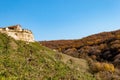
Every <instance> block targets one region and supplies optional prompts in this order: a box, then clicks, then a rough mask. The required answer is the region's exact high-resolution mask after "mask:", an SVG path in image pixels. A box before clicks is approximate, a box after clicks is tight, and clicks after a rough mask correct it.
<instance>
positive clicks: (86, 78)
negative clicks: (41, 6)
mask: <svg viewBox="0 0 120 80" xmlns="http://www.w3.org/2000/svg"><path fill="white" fill-rule="evenodd" d="M0 80H95V78H93V75H92V74H91V73H89V66H88V63H87V61H86V60H85V59H78V58H73V57H70V56H68V55H65V54H61V53H59V52H55V51H53V50H50V49H48V48H46V47H43V46H41V45H40V44H39V43H37V42H33V43H28V42H24V41H16V40H14V39H13V38H11V37H9V36H7V35H6V34H1V33H0Z"/></svg>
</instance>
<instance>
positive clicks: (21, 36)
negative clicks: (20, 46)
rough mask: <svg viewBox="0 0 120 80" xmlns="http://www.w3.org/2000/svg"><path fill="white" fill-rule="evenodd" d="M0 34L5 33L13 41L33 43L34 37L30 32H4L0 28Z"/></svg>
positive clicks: (4, 30)
mask: <svg viewBox="0 0 120 80" xmlns="http://www.w3.org/2000/svg"><path fill="white" fill-rule="evenodd" d="M0 32H1V33H5V34H7V35H8V36H11V37H12V38H14V39H15V40H22V41H27V42H34V36H33V34H32V32H31V31H30V30H24V29H23V30H22V31H16V30H6V29H4V28H0Z"/></svg>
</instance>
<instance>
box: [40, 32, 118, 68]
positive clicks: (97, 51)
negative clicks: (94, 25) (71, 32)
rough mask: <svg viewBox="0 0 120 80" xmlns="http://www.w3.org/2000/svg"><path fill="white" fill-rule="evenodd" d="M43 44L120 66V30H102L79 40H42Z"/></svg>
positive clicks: (76, 55) (63, 51) (79, 56)
mask: <svg viewBox="0 0 120 80" xmlns="http://www.w3.org/2000/svg"><path fill="white" fill-rule="evenodd" d="M40 43H41V44H42V45H44V46H47V47H49V48H51V49H56V50H58V51H59V52H62V53H64V54H68V55H71V56H74V57H78V58H86V57H91V58H93V59H94V60H97V61H99V62H104V61H108V62H112V63H113V64H114V65H115V66H116V67H118V68H120V64H119V63H120V30H116V31H112V32H102V33H99V34H94V35H91V36H88V37H85V38H82V39H78V40H56V41H41V42H40Z"/></svg>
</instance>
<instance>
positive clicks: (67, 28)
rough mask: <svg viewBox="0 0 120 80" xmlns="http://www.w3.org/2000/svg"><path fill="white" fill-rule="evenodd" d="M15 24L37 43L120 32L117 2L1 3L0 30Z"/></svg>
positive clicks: (119, 3) (33, 0)
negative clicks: (31, 34)
mask: <svg viewBox="0 0 120 80" xmlns="http://www.w3.org/2000/svg"><path fill="white" fill-rule="evenodd" d="M16 24H20V25H21V26H22V28H25V29H29V30H32V32H33V34H34V36H35V40H36V41H42V40H58V39H80V38H82V37H86V36H89V35H92V34H96V33H100V32H104V31H113V30H117V29H120V0H0V27H6V26H11V25H16Z"/></svg>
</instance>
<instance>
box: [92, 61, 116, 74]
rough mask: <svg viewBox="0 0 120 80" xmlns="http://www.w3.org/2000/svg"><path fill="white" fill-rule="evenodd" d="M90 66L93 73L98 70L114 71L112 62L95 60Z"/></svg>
mask: <svg viewBox="0 0 120 80" xmlns="http://www.w3.org/2000/svg"><path fill="white" fill-rule="evenodd" d="M90 68H91V70H92V72H93V73H96V72H100V71H109V72H114V71H115V68H114V65H113V64H110V63H104V62H103V63H102V62H95V63H92V64H91V65H90Z"/></svg>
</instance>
